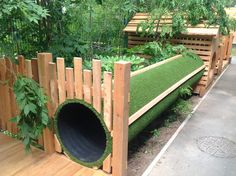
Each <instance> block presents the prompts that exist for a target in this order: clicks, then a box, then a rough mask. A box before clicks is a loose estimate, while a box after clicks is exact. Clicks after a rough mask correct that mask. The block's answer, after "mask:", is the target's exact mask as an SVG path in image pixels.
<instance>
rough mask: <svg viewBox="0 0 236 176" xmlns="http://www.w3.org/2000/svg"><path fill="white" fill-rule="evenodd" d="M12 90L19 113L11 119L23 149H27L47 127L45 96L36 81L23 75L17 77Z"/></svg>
mask: <svg viewBox="0 0 236 176" xmlns="http://www.w3.org/2000/svg"><path fill="white" fill-rule="evenodd" d="M13 91H14V93H15V96H16V101H17V104H18V107H19V110H20V113H19V115H18V116H16V117H14V118H12V119H11V120H12V122H15V123H16V124H17V127H18V129H19V132H18V135H19V138H20V139H21V140H22V141H23V144H24V146H25V150H26V151H29V150H30V149H31V145H32V144H34V143H36V142H37V140H38V138H39V137H40V135H41V134H42V132H43V129H44V128H46V127H49V124H50V120H49V117H48V110H47V107H46V103H47V97H46V96H45V94H44V92H43V90H42V89H41V88H40V86H39V85H38V83H36V82H35V81H34V80H32V79H30V78H26V77H24V76H18V77H17V80H16V81H15V83H14V85H13Z"/></svg>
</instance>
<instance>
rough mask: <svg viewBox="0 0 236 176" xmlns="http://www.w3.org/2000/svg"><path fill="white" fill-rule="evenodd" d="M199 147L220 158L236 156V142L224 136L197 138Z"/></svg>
mask: <svg viewBox="0 0 236 176" xmlns="http://www.w3.org/2000/svg"><path fill="white" fill-rule="evenodd" d="M197 145H198V148H199V149H200V150H201V151H203V152H205V153H208V154H210V155H212V156H215V157H219V158H234V157H236V143H235V142H233V141H231V140H229V139H227V138H224V137H215V136H205V137H200V138H199V139H198V140H197Z"/></svg>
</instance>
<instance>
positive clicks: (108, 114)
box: [103, 72, 112, 173]
mask: <svg viewBox="0 0 236 176" xmlns="http://www.w3.org/2000/svg"><path fill="white" fill-rule="evenodd" d="M103 88H104V89H103V92H104V97H103V116H104V122H105V123H106V126H107V128H108V130H109V131H110V132H111V131H112V73H111V72H105V73H104V84H103ZM103 170H104V171H105V172H107V173H111V155H109V156H108V157H107V158H106V159H105V160H104V162H103Z"/></svg>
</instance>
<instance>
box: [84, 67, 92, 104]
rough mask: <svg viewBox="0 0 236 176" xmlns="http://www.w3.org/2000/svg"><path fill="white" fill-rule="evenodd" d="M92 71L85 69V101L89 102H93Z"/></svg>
mask: <svg viewBox="0 0 236 176" xmlns="http://www.w3.org/2000/svg"><path fill="white" fill-rule="evenodd" d="M91 87H92V71H91V70H84V86H83V91H84V101H85V102H87V103H90V104H91V103H92V92H91Z"/></svg>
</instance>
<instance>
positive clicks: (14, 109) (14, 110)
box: [11, 64, 19, 134]
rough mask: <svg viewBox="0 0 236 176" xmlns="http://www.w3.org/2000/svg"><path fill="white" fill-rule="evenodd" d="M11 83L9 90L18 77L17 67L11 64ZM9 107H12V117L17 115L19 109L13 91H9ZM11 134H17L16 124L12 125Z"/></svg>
mask: <svg viewBox="0 0 236 176" xmlns="http://www.w3.org/2000/svg"><path fill="white" fill-rule="evenodd" d="M12 69H13V72H12V82H11V88H13V85H14V83H15V81H16V79H17V75H18V65H16V64H12ZM11 105H12V108H11V110H12V117H16V116H17V115H18V114H19V108H18V106H17V103H16V96H15V93H14V92H13V90H11ZM12 132H13V133H14V134H17V132H18V130H17V124H16V123H12Z"/></svg>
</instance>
